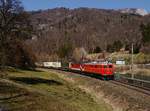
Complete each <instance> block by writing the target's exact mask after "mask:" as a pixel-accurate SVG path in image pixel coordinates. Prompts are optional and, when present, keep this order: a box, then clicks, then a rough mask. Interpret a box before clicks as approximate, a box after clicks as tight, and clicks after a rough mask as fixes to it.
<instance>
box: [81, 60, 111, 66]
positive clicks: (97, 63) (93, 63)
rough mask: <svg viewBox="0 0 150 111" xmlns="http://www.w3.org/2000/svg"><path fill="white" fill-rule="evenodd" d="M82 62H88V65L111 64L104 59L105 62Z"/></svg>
mask: <svg viewBox="0 0 150 111" xmlns="http://www.w3.org/2000/svg"><path fill="white" fill-rule="evenodd" d="M84 64H89V65H112V63H110V62H108V61H105V62H89V63H84Z"/></svg>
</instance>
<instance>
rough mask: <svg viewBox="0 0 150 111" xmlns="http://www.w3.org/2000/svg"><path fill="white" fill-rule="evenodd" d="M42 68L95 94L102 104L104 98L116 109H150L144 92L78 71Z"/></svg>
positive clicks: (117, 110)
mask: <svg viewBox="0 0 150 111" xmlns="http://www.w3.org/2000/svg"><path fill="white" fill-rule="evenodd" d="M41 70H44V71H50V72H54V73H56V74H57V75H58V76H59V77H61V78H63V79H65V80H67V81H68V82H70V83H72V84H75V85H76V86H78V87H79V88H80V89H82V90H84V91H85V92H87V93H89V94H91V95H93V97H94V98H95V100H96V101H97V102H99V103H100V104H101V101H102V100H103V101H104V102H105V103H107V104H109V105H111V107H112V108H113V110H114V111H150V96H148V95H146V94H144V93H142V92H138V91H135V90H132V89H130V88H127V87H124V86H121V85H117V84H112V83H111V82H108V81H102V80H99V79H95V78H91V77H87V76H83V75H79V74H76V73H71V72H64V71H57V70H52V69H41Z"/></svg>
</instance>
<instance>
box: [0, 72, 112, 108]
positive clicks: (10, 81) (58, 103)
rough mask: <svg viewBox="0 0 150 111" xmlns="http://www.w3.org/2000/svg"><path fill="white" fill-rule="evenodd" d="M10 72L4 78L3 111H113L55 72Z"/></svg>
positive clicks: (1, 82) (1, 88)
mask: <svg viewBox="0 0 150 111" xmlns="http://www.w3.org/2000/svg"><path fill="white" fill-rule="evenodd" d="M7 74H8V76H7V79H6V78H5V79H0V109H2V111H3V110H4V111H5V110H6V111H111V108H109V107H107V105H106V104H105V103H104V104H99V103H98V102H96V101H95V100H94V99H93V97H92V96H91V95H90V94H88V93H86V92H85V91H83V90H81V89H80V88H78V87H76V86H74V85H73V84H71V83H69V82H68V81H66V80H64V79H62V78H60V77H59V76H58V75H57V74H55V73H51V72H44V71H27V70H9V71H8V72H7Z"/></svg>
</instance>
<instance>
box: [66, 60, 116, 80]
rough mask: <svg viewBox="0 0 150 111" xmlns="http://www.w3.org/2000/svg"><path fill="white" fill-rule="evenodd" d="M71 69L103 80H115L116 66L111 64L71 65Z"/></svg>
mask: <svg viewBox="0 0 150 111" xmlns="http://www.w3.org/2000/svg"><path fill="white" fill-rule="evenodd" d="M69 69H71V70H76V71H81V72H85V74H87V73H88V74H91V75H95V76H99V77H101V78H102V79H103V80H110V79H111V80H112V79H114V65H113V64H112V63H109V62H93V63H69Z"/></svg>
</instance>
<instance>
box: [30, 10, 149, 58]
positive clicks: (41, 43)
mask: <svg viewBox="0 0 150 111" xmlns="http://www.w3.org/2000/svg"><path fill="white" fill-rule="evenodd" d="M149 18H150V15H146V16H140V15H136V14H129V13H121V12H120V11H116V10H103V9H89V8H78V9H66V8H56V9H49V10H44V11H37V12H32V17H31V20H32V24H33V27H34V30H35V36H34V37H33V39H32V41H30V42H31V45H32V46H33V49H34V51H35V52H36V53H37V55H39V54H49V55H51V54H52V53H53V54H54V53H56V52H57V51H58V50H59V48H61V47H62V46H64V45H68V46H69V47H71V49H74V48H75V47H84V48H85V49H86V50H87V51H88V52H92V51H93V50H94V49H95V48H96V47H97V46H98V47H101V49H107V47H108V45H109V44H113V42H114V41H117V40H120V41H121V42H122V43H123V45H128V44H131V42H134V44H136V45H137V46H138V45H140V44H141V38H142V34H141V30H140V26H141V25H142V24H147V23H149V22H150V19H149Z"/></svg>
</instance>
